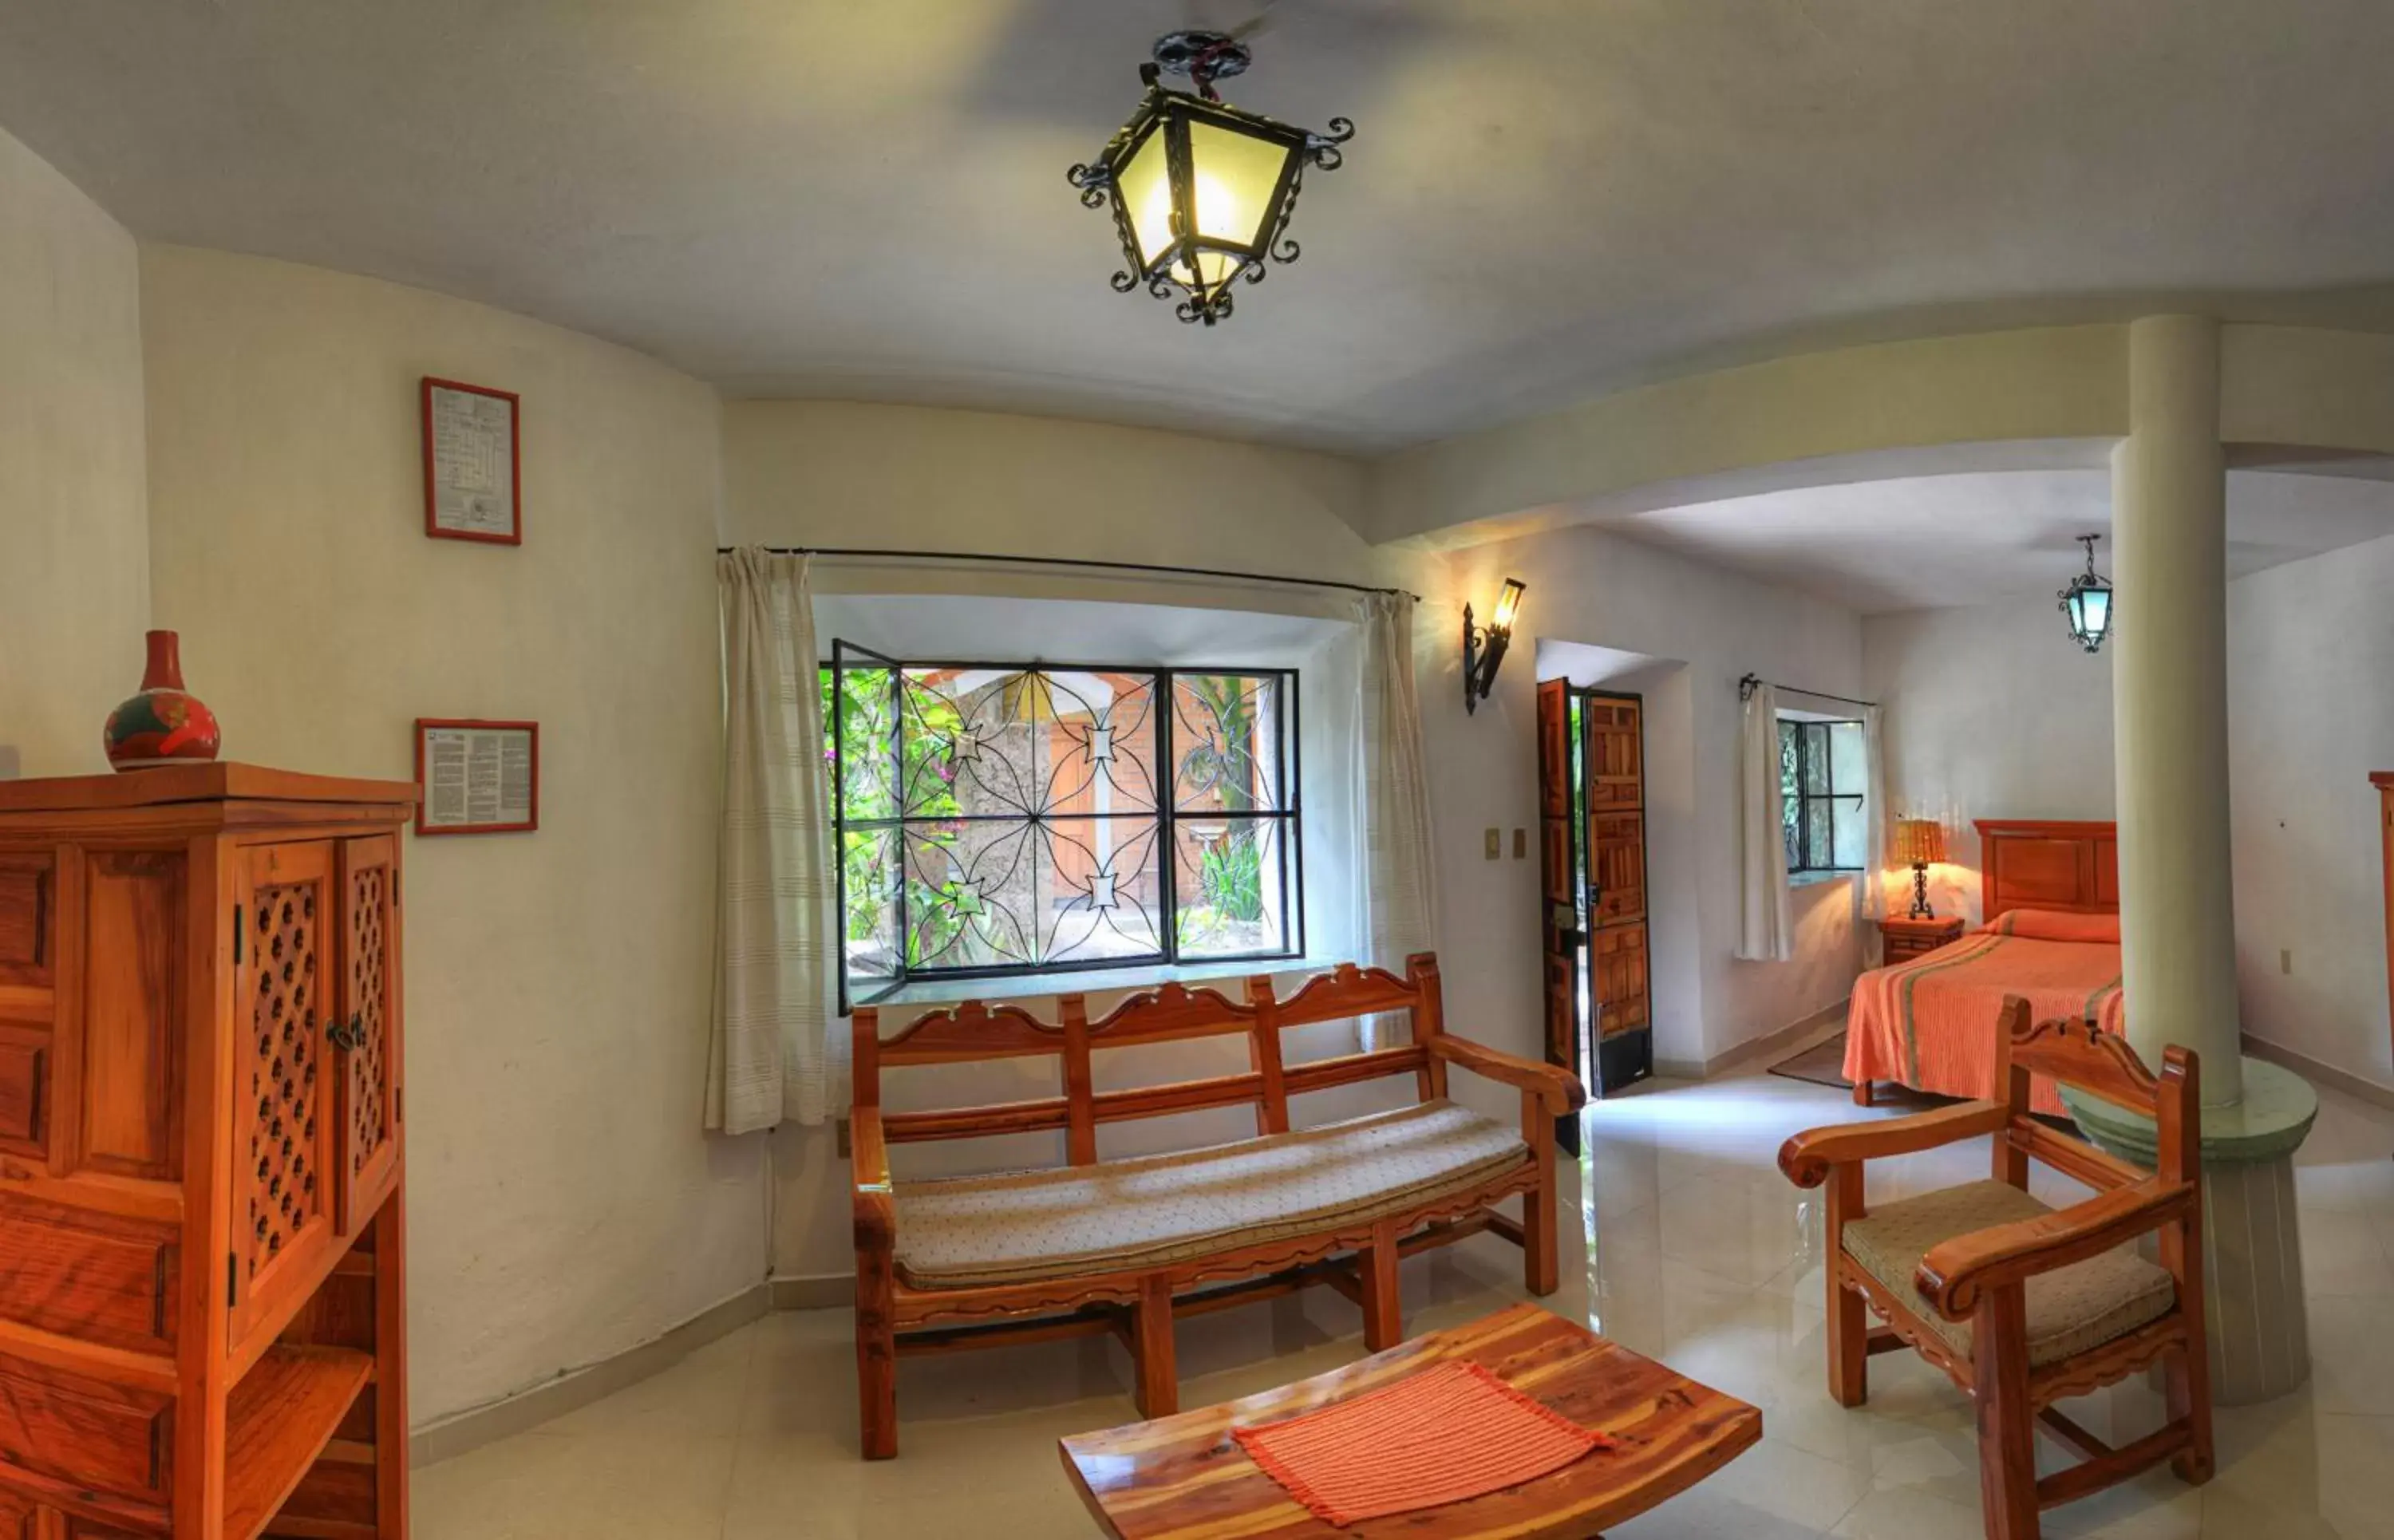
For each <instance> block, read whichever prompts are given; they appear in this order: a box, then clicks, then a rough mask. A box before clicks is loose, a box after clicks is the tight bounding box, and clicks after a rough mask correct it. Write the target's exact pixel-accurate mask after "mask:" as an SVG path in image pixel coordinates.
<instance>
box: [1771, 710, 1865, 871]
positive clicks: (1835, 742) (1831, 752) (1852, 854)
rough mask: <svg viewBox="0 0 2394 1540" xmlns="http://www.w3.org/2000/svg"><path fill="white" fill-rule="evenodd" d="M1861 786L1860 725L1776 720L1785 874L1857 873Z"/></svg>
mask: <svg viewBox="0 0 2394 1540" xmlns="http://www.w3.org/2000/svg"><path fill="white" fill-rule="evenodd" d="M1864 784H1865V777H1864V774H1863V769H1862V725H1861V723H1860V722H1831V721H1813V720H1810V719H1799V718H1796V717H1781V718H1780V719H1779V807H1780V816H1781V817H1782V819H1783V820H1784V821H1785V825H1786V835H1787V870H1788V872H1789V873H1790V874H1791V875H1792V874H1795V873H1802V872H1859V871H1861V868H1862V847H1863V842H1864V838H1865V836H1866V833H1867V831H1866V826H1865V824H1864V823H1863V818H1864V816H1865V810H1864V809H1863V807H1862V787H1863V785H1864Z"/></svg>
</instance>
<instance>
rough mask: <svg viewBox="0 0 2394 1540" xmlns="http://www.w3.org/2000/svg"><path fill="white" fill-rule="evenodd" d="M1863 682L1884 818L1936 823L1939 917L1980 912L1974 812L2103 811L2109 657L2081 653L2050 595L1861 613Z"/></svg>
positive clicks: (1902, 883)
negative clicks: (1879, 756)
mask: <svg viewBox="0 0 2394 1540" xmlns="http://www.w3.org/2000/svg"><path fill="white" fill-rule="evenodd" d="M1862 680H1863V689H1862V693H1863V694H1864V695H1865V696H1867V697H1869V698H1870V699H1872V700H1875V701H1877V702H1878V703H1879V704H1880V705H1882V706H1883V707H1885V708H1886V711H1887V785H1888V802H1889V803H1890V804H1891V806H1892V808H1893V810H1894V814H1895V816H1898V817H1914V818H1935V819H1938V820H1940V821H1941V822H1942V823H1944V824H1945V828H1946V841H1947V844H1946V851H1947V854H1948V855H1949V857H1950V858H1951V860H1950V862H1948V863H1947V864H1944V865H1940V866H1938V867H1935V868H1933V869H1932V870H1931V871H1930V873H1929V902H1930V903H1931V904H1932V905H1933V906H1934V907H1935V908H1936V909H1937V911H1938V913H1940V914H1959V915H1966V916H1967V917H1968V918H1969V919H1970V920H1971V921H1972V923H1974V924H1975V923H1976V922H1977V920H1978V918H1979V915H1980V907H1979V873H1980V852H1979V836H1978V834H1977V832H1976V831H1975V830H1973V829H1972V828H1971V826H1970V825H1971V823H1972V821H1973V820H1975V819H1981V818H2056V819H2097V820H2101V819H2109V818H2111V816H2112V808H2113V791H2112V771H2111V653H2110V652H2101V653H2098V654H2096V655H2095V656H2093V657H2089V656H2088V655H2087V654H2086V653H2085V652H2083V651H2082V650H2080V648H2079V647H2078V646H2077V645H2076V644H2075V643H2073V642H2072V641H2071V639H2070V633H2069V630H2068V628H2067V626H2066V625H2065V623H2064V622H2063V619H2062V616H2061V612H2059V610H2058V609H2057V608H2055V606H2054V605H2053V604H2051V603H2050V602H2047V601H2045V600H2042V599H2036V600H2030V601H2027V602H2025V603H2017V604H1990V605H1978V606H1973V607H1971V608H1967V609H1952V610H1908V611H1902V612H1897V613H1894V614H1884V615H1872V616H1869V617H1867V618H1866V619H1864V620H1863V622H1862ZM1909 881H1910V878H1909V875H1908V874H1906V875H1902V876H1901V878H1900V879H1899V880H1898V882H1897V883H1896V886H1897V887H1899V888H1908V884H1909ZM1907 902H1908V901H1907Z"/></svg>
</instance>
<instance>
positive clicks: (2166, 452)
mask: <svg viewBox="0 0 2394 1540" xmlns="http://www.w3.org/2000/svg"><path fill="white" fill-rule="evenodd" d="M2128 424H2129V431H2128V437H2127V439H2126V440H2125V441H2124V442H2123V443H2121V445H2120V446H2119V447H2118V448H2117V449H2115V450H2114V451H2112V454H2111V507H2112V515H2111V517H2112V525H2111V529H2112V540H2113V546H2112V560H2113V564H2114V572H2113V579H2112V580H2113V583H2114V584H2115V585H2116V586H2117V589H2118V595H2117V599H2116V604H2117V611H2116V614H2117V626H2116V629H2115V630H2114V632H2113V634H2112V638H2111V647H2112V664H2111V670H2112V672H2111V685H2112V699H2113V703H2114V704H2113V708H2112V709H2113V734H2114V739H2115V743H2116V749H2115V764H2116V767H2117V769H2116V774H2117V777H2118V782H2117V784H2118V792H2119V827H2120V954H2121V967H2122V970H2123V974H2124V979H2123V984H2122V987H2123V990H2124V994H2125V997H2126V1000H2127V1024H2128V1040H2129V1042H2131V1043H2132V1044H2134V1045H2135V1046H2136V1048H2137V1051H2138V1053H2139V1054H2140V1055H2142V1056H2143V1058H2144V1060H2145V1062H2146V1063H2147V1064H2149V1065H2151V1066H2152V1067H2153V1068H2154V1069H2159V1068H2160V1067H2161V1060H2162V1050H2163V1049H2164V1047H2166V1046H2169V1045H2170V1044H2173V1043H2175V1044H2179V1045H2182V1046H2186V1047H2189V1048H2191V1049H2193V1050H2194V1051H2195V1052H2196V1053H2197V1054H2199V1055H2201V1061H2202V1071H2203V1103H2204V1105H2205V1106H2213V1107H2218V1106H2227V1105H2230V1104H2231V1103H2234V1102H2236V1101H2238V1100H2240V1099H2242V1097H2243V1062H2242V1056H2243V1040H2242V1034H2241V1033H2240V1030H2239V1020H2238V1015H2237V1008H2236V933H2235V932H2236V924H2235V903H2234V898H2233V895H2232V890H2231V888H2230V855H2229V834H2228V469H2227V461H2226V457H2225V455H2224V454H2223V453H2222V451H2221V448H2220V443H2219V323H2218V322H2216V321H2215V320H2212V319H2211V318H2209V317H2204V316H2180V315H2172V316H2151V317H2148V318H2146V319H2144V320H2141V321H2138V322H2136V323H2135V324H2133V325H2132V326H2130V327H2129V329H2128Z"/></svg>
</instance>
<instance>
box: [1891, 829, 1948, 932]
mask: <svg viewBox="0 0 2394 1540" xmlns="http://www.w3.org/2000/svg"><path fill="white" fill-rule="evenodd" d="M1895 859H1896V860H1898V861H1902V862H1911V864H1912V915H1911V917H1912V918H1913V919H1915V920H1933V919H1935V918H1936V917H1937V913H1936V911H1935V910H1933V909H1931V908H1929V907H1928V868H1929V867H1930V866H1932V865H1935V864H1936V863H1937V862H1941V861H1943V860H1944V859H1945V825H1944V824H1942V823H1938V822H1937V821H1936V820H1935V819H1933V818H1899V819H1897V820H1896V821H1895Z"/></svg>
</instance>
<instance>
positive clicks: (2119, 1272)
mask: <svg viewBox="0 0 2394 1540" xmlns="http://www.w3.org/2000/svg"><path fill="white" fill-rule="evenodd" d="M2052 1212H2053V1210H2052V1209H2051V1208H2049V1207H2047V1206H2046V1205H2045V1204H2042V1203H2040V1202H2038V1201H2037V1200H2036V1199H2034V1198H2032V1197H2030V1196H2029V1195H2028V1194H2027V1193H2025V1192H2023V1191H2020V1190H2019V1188H2017V1187H2014V1186H2012V1185H2011V1184H2010V1183H2009V1182H1998V1181H1983V1182H1969V1183H1966V1184H1965V1185H1963V1186H1961V1187H1948V1188H1943V1189H1940V1191H1935V1192H1923V1193H1921V1194H1920V1195H1919V1196H1918V1197H1916V1198H1904V1199H1901V1200H1900V1201H1898V1202H1895V1203H1890V1204H1879V1205H1878V1206H1877V1207H1875V1208H1873V1209H1872V1210H1871V1211H1870V1214H1869V1216H1868V1217H1867V1218H1860V1219H1855V1220H1853V1221H1851V1222H1850V1223H1848V1225H1847V1226H1846V1254H1847V1255H1848V1256H1849V1257H1852V1258H1853V1259H1854V1260H1855V1261H1856V1262H1858V1263H1860V1264H1861V1270H1863V1271H1864V1272H1867V1273H1869V1274H1870V1275H1871V1276H1872V1277H1873V1278H1875V1279H1877V1280H1878V1281H1879V1282H1880V1283H1883V1284H1885V1285H1886V1286H1887V1290H1888V1293H1889V1294H1892V1295H1893V1296H1895V1297H1896V1298H1897V1299H1899V1300H1901V1301H1902V1302H1903V1304H1904V1305H1905V1306H1906V1307H1907V1308H1908V1309H1910V1310H1911V1311H1912V1312H1913V1313H1914V1315H1916V1316H1918V1317H1920V1319H1921V1320H1922V1321H1924V1322H1926V1323H1927V1324H1928V1326H1929V1328H1930V1329H1931V1330H1933V1331H1934V1332H1936V1334H1937V1335H1938V1336H1941V1337H1943V1338H1944V1339H1945V1340H1946V1342H1947V1343H1949V1344H1950V1345H1951V1346H1952V1347H1953V1350H1954V1351H1955V1352H1956V1353H1958V1354H1960V1355H1961V1356H1962V1357H1963V1358H1964V1359H1967V1358H1968V1357H1969V1356H1970V1323H1968V1322H1966V1321H1948V1320H1946V1319H1945V1318H1944V1317H1943V1316H1941V1315H1939V1314H1938V1313H1937V1307H1936V1306H1934V1305H1932V1304H1930V1303H1929V1302H1928V1299H1927V1296H1925V1295H1923V1294H1922V1293H1921V1292H1920V1291H1919V1289H1917V1288H1916V1287H1914V1284H1913V1282H1912V1275H1913V1273H1914V1271H1916V1270H1918V1269H1919V1267H1920V1259H1921V1258H1922V1257H1926V1256H1927V1255H1928V1252H1929V1250H1930V1248H1932V1247H1934V1246H1935V1245H1936V1244H1938V1243H1939V1242H1940V1241H1950V1240H1952V1239H1953V1237H1954V1236H1956V1235H1967V1234H1969V1233H1971V1232H1972V1231H1980V1230H1991V1229H1993V1228H1994V1227H1995V1226H1996V1225H2007V1224H2010V1223H2011V1222H2013V1221H2014V1220H2016V1219H2033V1218H2038V1217H2039V1216H2041V1215H2045V1214H2050V1213H2052ZM2176 1299H2177V1283H2176V1281H2175V1280H2173V1279H2172V1278H2171V1277H2170V1275H2169V1274H2168V1273H2167V1272H2165V1271H2164V1270H2162V1269H2160V1268H2158V1267H2156V1266H2154V1265H2153V1264H2152V1263H2151V1262H2148V1261H2146V1260H2145V1259H2144V1258H2143V1257H2139V1256H2138V1255H2137V1252H2136V1248H2135V1247H2134V1246H2118V1247H2115V1248H2113V1249H2112V1250H2110V1251H2107V1252H2104V1253H2103V1254H2102V1255H2100V1256H2098V1257H2088V1258H2086V1260H2085V1261H2083V1262H2072V1264H2071V1265H2070V1266H2068V1267H2066V1268H2056V1269H2055V1270H2053V1271H2051V1272H2045V1273H2039V1274H2037V1275H2036V1276H2035V1277H2033V1278H2031V1279H2030V1280H2029V1281H2028V1362H2029V1366H2030V1367H2031V1368H2043V1367H2044V1366H2045V1365H2046V1364H2048V1363H2059V1362H2061V1361H2062V1360H2063V1359H2066V1358H2075V1357H2077V1356H2078V1355H2079V1354H2080V1353H2083V1352H2085V1351H2086V1349H2089V1348H2098V1347H2101V1346H2102V1345H2103V1344H2104V1343H2106V1342H2109V1341H2111V1339H2112V1338H2113V1337H2115V1336H2126V1335H2127V1334H2128V1333H2130V1332H2133V1331H2135V1330H2136V1329H2137V1328H2138V1327H2139V1326H2141V1325H2143V1324H2145V1323H2147V1322H2149V1321H2158V1320H2160V1319H2161V1318H2162V1317H2163V1316H2164V1315H2167V1314H2168V1313H2169V1309H2170V1305H2171V1304H2172V1302H2173V1301H2175V1300H2176Z"/></svg>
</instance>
